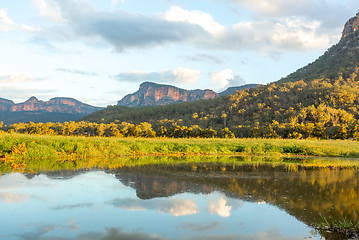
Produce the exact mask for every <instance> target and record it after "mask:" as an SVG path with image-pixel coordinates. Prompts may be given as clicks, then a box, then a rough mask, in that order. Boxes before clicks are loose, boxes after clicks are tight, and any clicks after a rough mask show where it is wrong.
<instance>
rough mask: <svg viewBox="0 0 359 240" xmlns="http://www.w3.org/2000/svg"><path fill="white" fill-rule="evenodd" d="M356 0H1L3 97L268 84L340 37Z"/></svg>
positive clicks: (99, 95)
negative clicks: (149, 86)
mask: <svg viewBox="0 0 359 240" xmlns="http://www.w3.org/2000/svg"><path fill="white" fill-rule="evenodd" d="M358 11H359V1H358V0H151V1H149V0H12V1H10V0H0V97H1V98H5V99H10V100H13V101H14V102H15V103H19V102H24V101H26V100H27V99H28V98H30V97H31V96H36V97H37V98H38V99H39V100H44V101H48V100H49V99H51V98H53V97H71V98H75V99H77V100H79V101H82V102H85V103H88V104H91V105H94V106H101V107H106V106H108V105H116V104H117V101H118V100H120V99H122V98H123V97H124V96H125V95H126V94H129V93H133V92H135V91H137V90H138V87H139V85H140V84H141V83H142V82H145V81H151V82H156V83H160V84H169V85H174V86H177V87H180V88H184V89H188V90H191V89H212V90H214V91H216V92H221V91H223V90H225V89H227V88H228V87H230V86H240V85H244V84H250V83H254V84H267V83H270V82H274V81H277V80H279V79H280V78H282V77H285V76H287V75H288V74H290V73H292V72H294V71H295V70H297V69H298V68H301V67H303V66H305V65H307V64H308V63H310V62H313V61H314V60H315V59H317V58H318V57H319V56H320V55H321V54H323V53H324V52H325V51H326V49H327V48H329V47H330V46H331V45H333V44H336V43H337V42H338V41H339V40H340V36H341V32H342V30H343V27H344V24H345V22H346V21H347V20H348V19H349V18H351V17H354V16H355V14H356V13H357V12H358Z"/></svg>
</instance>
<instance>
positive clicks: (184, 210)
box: [107, 198, 199, 217]
mask: <svg viewBox="0 0 359 240" xmlns="http://www.w3.org/2000/svg"><path fill="white" fill-rule="evenodd" d="M107 203H108V204H111V205H113V206H115V207H118V208H122V209H127V210H156V211H157V212H160V213H169V214H171V215H172V216H176V217H177V216H185V215H192V214H197V213H198V212H199V208H198V206H197V205H196V203H195V202H194V201H191V200H184V199H152V200H146V201H144V200H139V199H133V198H123V199H114V200H112V201H109V202H107Z"/></svg>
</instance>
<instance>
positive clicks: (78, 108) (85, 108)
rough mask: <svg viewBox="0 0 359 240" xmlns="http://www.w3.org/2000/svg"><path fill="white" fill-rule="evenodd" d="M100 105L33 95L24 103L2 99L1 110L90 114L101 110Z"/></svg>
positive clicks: (0, 101) (0, 100) (0, 102)
mask: <svg viewBox="0 0 359 240" xmlns="http://www.w3.org/2000/svg"><path fill="white" fill-rule="evenodd" d="M100 109H102V108H100V107H94V106H91V105H88V104H85V103H82V102H80V101H78V100H76V99H73V98H60V97H58V98H52V99H50V100H49V101H41V100H38V99H37V98H36V97H31V98H30V99H29V100H27V101H26V102H23V103H18V104H15V103H14V102H13V101H10V100H6V99H0V111H9V112H49V113H69V114H79V113H85V114H89V113H92V112H94V111H96V110H100Z"/></svg>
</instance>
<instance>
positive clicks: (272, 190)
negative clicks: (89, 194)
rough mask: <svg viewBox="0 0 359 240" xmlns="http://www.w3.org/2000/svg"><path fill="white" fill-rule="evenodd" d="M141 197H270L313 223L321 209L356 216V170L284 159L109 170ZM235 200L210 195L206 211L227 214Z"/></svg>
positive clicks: (337, 216) (332, 215) (335, 215)
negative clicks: (300, 165) (290, 163)
mask: <svg viewBox="0 0 359 240" xmlns="http://www.w3.org/2000/svg"><path fill="white" fill-rule="evenodd" d="M111 172H113V173H115V174H116V177H117V178H118V179H119V180H120V181H121V182H122V183H123V184H125V185H127V186H130V187H132V188H134V189H136V192H137V196H138V197H139V198H141V199H151V198H158V197H168V196H172V195H175V194H179V193H183V192H191V193H202V194H209V193H212V192H214V191H220V192H222V193H224V194H225V195H226V196H227V197H230V198H237V199H242V200H245V201H250V202H258V203H260V204H261V203H270V204H272V205H276V206H278V207H280V208H281V209H283V210H285V211H286V212H288V213H289V214H291V215H292V216H295V217H296V218H297V219H299V220H301V221H303V222H305V223H306V224H307V225H310V226H313V225H315V223H317V222H320V221H321V219H320V216H319V214H318V213H319V212H320V213H322V214H323V215H324V216H326V217H327V218H329V219H331V218H332V219H343V218H344V217H346V216H347V217H348V218H349V219H350V220H354V221H358V220H359V219H358V216H357V214H356V213H359V201H358V199H359V198H358V197H359V171H358V170H344V169H343V170H329V169H322V170H315V169H311V170H304V169H303V170H298V169H289V168H288V167H287V166H286V165H284V164H268V163H260V164H252V163H249V164H241V165H239V166H235V165H225V164H206V163H198V164H195V165H193V164H180V165H173V166H168V165H167V166H148V167H139V168H135V169H134V168H132V169H118V170H113V171H111ZM230 210H231V206H230V205H228V204H227V203H226V202H225V200H224V199H218V200H217V202H215V201H212V202H210V203H209V205H208V207H207V211H208V212H209V213H212V214H214V213H215V214H218V215H220V216H223V217H227V216H229V215H230Z"/></svg>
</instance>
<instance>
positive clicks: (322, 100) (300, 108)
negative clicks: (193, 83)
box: [82, 17, 359, 139]
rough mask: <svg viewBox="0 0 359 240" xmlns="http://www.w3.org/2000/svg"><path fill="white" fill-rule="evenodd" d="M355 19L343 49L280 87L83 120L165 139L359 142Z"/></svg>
mask: <svg viewBox="0 0 359 240" xmlns="http://www.w3.org/2000/svg"><path fill="white" fill-rule="evenodd" d="M353 19H354V21H353ZM353 19H352V20H350V21H349V24H348V23H347V24H346V28H345V30H344V31H343V38H342V39H341V40H340V42H339V43H338V44H336V45H334V46H333V47H331V48H330V49H329V50H328V51H327V52H326V53H325V54H324V55H323V56H321V57H320V58H319V59H318V60H317V61H316V62H314V63H313V64H309V65H308V66H307V67H304V68H302V69H299V70H298V71H297V72H296V73H294V74H292V75H289V76H288V77H287V78H285V79H281V80H280V81H278V82H276V83H272V84H269V85H266V86H258V87H256V88H252V89H246V90H242V91H237V92H235V93H233V94H232V95H226V96H222V97H218V98H214V99H208V100H199V101H194V102H184V103H179V104H173V105H167V106H157V107H146V108H139V109H135V108H129V107H123V106H109V107H107V108H105V109H103V110H101V111H97V112H95V113H92V114H90V115H88V116H86V117H84V118H83V119H82V120H85V121H92V122H97V123H111V122H113V123H116V124H119V125H118V128H119V129H121V128H122V126H124V125H123V124H124V123H123V122H126V123H132V124H140V123H141V122H148V123H150V124H151V125H152V127H153V129H154V130H155V131H157V135H159V136H163V135H166V136H178V135H180V136H181V134H180V133H182V132H187V133H186V134H187V135H186V134H184V136H190V134H188V132H193V131H197V130H196V129H199V128H200V129H214V130H216V131H217V132H218V135H219V136H220V135H221V133H222V129H224V128H229V130H230V131H232V132H233V133H234V134H235V136H236V137H265V138H278V137H281V138H331V139H347V138H354V139H359V122H358V119H359V109H358V105H359V68H358V67H357V65H358V64H359V61H356V59H358V60H359V52H358V49H357V48H359V37H358V35H359V31H356V30H355V29H354V28H353V22H354V23H355V22H356V20H357V17H355V18H353ZM358 24H359V20H358ZM358 26H359V25H358ZM350 27H351V28H352V29H351V30H350V31H349V30H348V28H350ZM346 34H348V35H346ZM346 64H347V65H346ZM343 69H344V70H343ZM342 70H343V71H342ZM322 75H324V76H325V77H322ZM297 79H299V80H298V81H296V80H297ZM120 124H122V125H120ZM161 127H164V128H161ZM176 131H177V133H176ZM226 131H227V130H226ZM176 134H177V135H176ZM194 135H195V134H194ZM195 136H197V135H195Z"/></svg>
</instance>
